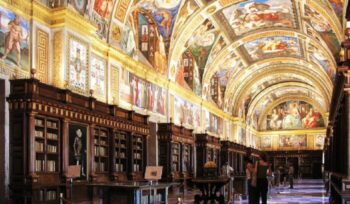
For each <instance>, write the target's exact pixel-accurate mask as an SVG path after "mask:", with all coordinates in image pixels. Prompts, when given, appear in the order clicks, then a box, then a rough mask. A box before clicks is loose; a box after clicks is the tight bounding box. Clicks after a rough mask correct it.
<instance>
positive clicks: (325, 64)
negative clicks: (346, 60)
mask: <svg viewBox="0 0 350 204" xmlns="http://www.w3.org/2000/svg"><path fill="white" fill-rule="evenodd" d="M308 52H309V56H310V59H311V60H312V61H313V62H314V63H316V64H319V65H320V66H321V67H322V68H323V70H324V71H325V72H326V73H327V75H328V76H329V77H330V78H331V79H332V80H333V79H334V77H335V70H334V69H332V65H331V62H330V60H329V58H328V57H327V55H326V53H324V52H323V51H322V50H320V49H317V48H316V47H315V46H313V45H312V44H309V46H308Z"/></svg>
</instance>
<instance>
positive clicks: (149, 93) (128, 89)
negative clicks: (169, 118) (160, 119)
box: [119, 70, 167, 115]
mask: <svg viewBox="0 0 350 204" xmlns="http://www.w3.org/2000/svg"><path fill="white" fill-rule="evenodd" d="M119 94H120V95H119V96H120V97H119V98H120V100H123V101H125V102H127V103H130V104H132V105H134V106H136V107H138V108H142V109H146V110H149V111H152V112H154V113H159V114H161V115H164V114H165V108H166V106H165V105H166V104H167V103H166V90H165V89H163V88H161V87H159V86H156V85H154V84H152V83H150V82H148V81H145V80H143V79H141V78H139V77H137V76H135V75H134V74H132V73H130V72H128V71H126V70H123V73H122V76H121V81H120V92H119Z"/></svg>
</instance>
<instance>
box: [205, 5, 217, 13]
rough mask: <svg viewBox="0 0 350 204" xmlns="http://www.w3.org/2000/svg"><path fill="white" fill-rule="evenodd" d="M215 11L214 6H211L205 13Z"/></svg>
mask: <svg viewBox="0 0 350 204" xmlns="http://www.w3.org/2000/svg"><path fill="white" fill-rule="evenodd" d="M215 11H216V6H211V7H209V8H208V9H207V13H208V14H212V13H214V12H215Z"/></svg>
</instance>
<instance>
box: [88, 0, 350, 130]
mask: <svg viewBox="0 0 350 204" xmlns="http://www.w3.org/2000/svg"><path fill="white" fill-rule="evenodd" d="M96 2H109V3H111V2H113V5H114V6H113V8H111V9H110V10H111V14H110V15H108V16H107V17H105V19H104V20H105V22H104V23H101V22H100V23H99V22H98V23H99V25H104V27H107V29H105V30H103V31H101V30H100V31H99V33H100V35H101V38H103V39H105V40H107V41H108V42H109V43H110V44H111V45H113V46H115V47H117V48H119V49H121V50H122V51H124V52H125V53H127V54H129V55H130V56H132V57H133V58H134V59H135V60H139V61H142V62H144V63H145V64H148V65H149V66H150V67H151V68H152V69H154V71H156V72H159V73H161V74H163V75H164V77H168V78H169V79H170V80H173V81H174V82H176V83H178V84H179V86H183V87H185V88H188V89H191V90H192V91H193V92H194V93H196V94H197V95H199V96H200V97H203V98H204V99H206V100H209V101H211V102H212V103H213V104H216V105H217V106H218V107H220V108H222V109H223V110H224V111H226V112H229V113H231V114H232V115H233V116H237V117H243V118H245V119H246V121H247V122H248V123H251V120H255V123H261V124H262V123H263V122H261V121H262V117H264V116H265V115H266V114H267V112H269V111H271V109H273V107H271V106H276V105H278V104H281V103H283V102H286V101H290V100H299V101H304V102H306V103H308V104H311V105H312V106H313V107H315V108H316V109H317V110H318V111H320V112H321V113H322V114H323V115H324V114H325V113H326V112H328V109H329V105H330V100H331V95H332V88H333V80H334V75H335V67H336V60H337V59H335V57H334V56H338V54H339V51H340V42H342V41H343V38H344V37H343V34H342V33H343V28H342V24H343V23H344V22H342V19H343V8H344V5H343V4H344V2H343V1H342V0H218V1H215V0H139V1H138V0H134V1H133V0H119V1H118V0H117V1H113V0H105V1H103V0H101V1H99V0H95V3H94V5H93V7H94V8H93V9H91V10H92V16H93V15H94V13H96V14H100V16H102V14H101V12H97V10H98V8H99V7H98V6H99V5H96ZM102 5H103V4H102V3H101V5H100V6H101V8H102V7H103V6H102ZM102 19H103V18H102ZM99 28H103V26H99ZM215 83H217V84H218V85H217V86H216V88H215V89H216V90H213V87H215V86H213V84H215ZM258 126H259V124H257V125H256V128H257V129H258Z"/></svg>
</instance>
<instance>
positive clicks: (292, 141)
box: [279, 135, 307, 148]
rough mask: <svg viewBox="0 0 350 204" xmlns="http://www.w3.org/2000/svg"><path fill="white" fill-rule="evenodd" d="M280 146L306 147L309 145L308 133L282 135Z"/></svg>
mask: <svg viewBox="0 0 350 204" xmlns="http://www.w3.org/2000/svg"><path fill="white" fill-rule="evenodd" d="M279 147H280V148H305V147H307V137H306V135H280V136H279Z"/></svg>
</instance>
